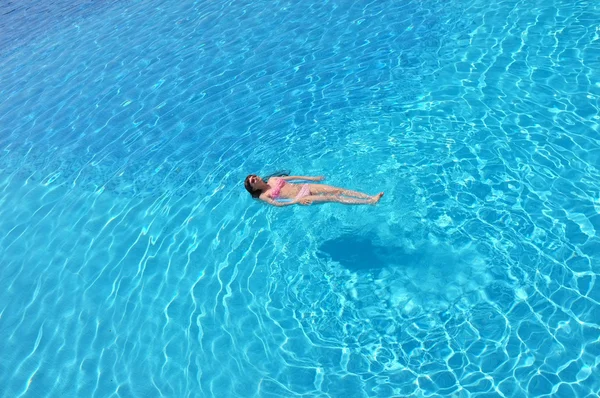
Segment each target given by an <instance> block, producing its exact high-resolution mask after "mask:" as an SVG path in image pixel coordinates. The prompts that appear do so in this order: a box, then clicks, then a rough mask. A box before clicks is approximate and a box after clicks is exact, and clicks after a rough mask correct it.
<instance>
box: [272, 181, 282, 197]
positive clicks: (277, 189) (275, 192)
mask: <svg viewBox="0 0 600 398" xmlns="http://www.w3.org/2000/svg"><path fill="white" fill-rule="evenodd" d="M284 185H285V180H284V179H281V178H277V179H275V186H274V187H273V188H272V189H271V198H273V199H277V198H278V197H279V194H280V193H281V188H283V186H284Z"/></svg>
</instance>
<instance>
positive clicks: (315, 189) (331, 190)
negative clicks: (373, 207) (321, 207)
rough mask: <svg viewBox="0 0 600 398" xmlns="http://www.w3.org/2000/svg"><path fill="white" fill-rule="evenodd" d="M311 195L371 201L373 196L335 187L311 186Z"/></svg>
mask: <svg viewBox="0 0 600 398" xmlns="http://www.w3.org/2000/svg"><path fill="white" fill-rule="evenodd" d="M309 188H310V193H311V194H313V195H323V194H325V195H344V196H351V197H354V198H362V199H370V198H371V197H372V196H371V195H367V194H365V193H362V192H357V191H350V190H348V189H344V188H338V187H333V186H331V185H323V184H310V185H309Z"/></svg>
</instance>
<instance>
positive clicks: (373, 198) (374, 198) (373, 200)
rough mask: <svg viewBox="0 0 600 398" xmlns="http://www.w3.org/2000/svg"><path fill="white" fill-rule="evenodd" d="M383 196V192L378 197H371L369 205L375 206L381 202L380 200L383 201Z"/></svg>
mask: <svg viewBox="0 0 600 398" xmlns="http://www.w3.org/2000/svg"><path fill="white" fill-rule="evenodd" d="M382 196H383V192H379V193H378V194H377V195H374V196H371V200H369V203H372V204H375V203H377V202H379V200H380V199H381V197H382Z"/></svg>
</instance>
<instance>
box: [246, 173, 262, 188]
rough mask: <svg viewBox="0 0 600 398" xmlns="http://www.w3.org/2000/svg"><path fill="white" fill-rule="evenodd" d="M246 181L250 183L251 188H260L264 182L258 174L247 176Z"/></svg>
mask: <svg viewBox="0 0 600 398" xmlns="http://www.w3.org/2000/svg"><path fill="white" fill-rule="evenodd" d="M248 182H249V183H250V186H251V187H252V189H257V188H261V187H262V186H263V184H264V183H265V182H264V181H263V180H262V178H260V177H259V176H251V177H250V178H248Z"/></svg>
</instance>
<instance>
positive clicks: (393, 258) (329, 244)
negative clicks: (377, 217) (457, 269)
mask: <svg viewBox="0 0 600 398" xmlns="http://www.w3.org/2000/svg"><path fill="white" fill-rule="evenodd" d="M374 242H376V239H375V236H358V235H342V236H340V237H337V238H335V239H331V240H328V241H325V242H324V243H323V244H322V245H321V246H320V247H319V252H320V253H319V255H320V256H322V257H326V258H330V259H331V260H333V261H336V262H338V263H340V264H341V265H342V266H343V267H345V268H347V269H349V270H351V271H373V270H377V269H381V268H384V267H386V266H389V265H392V264H417V263H420V262H421V260H422V258H423V255H422V253H420V252H417V251H410V250H408V249H406V248H404V247H402V246H390V245H381V244H378V243H374Z"/></svg>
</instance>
